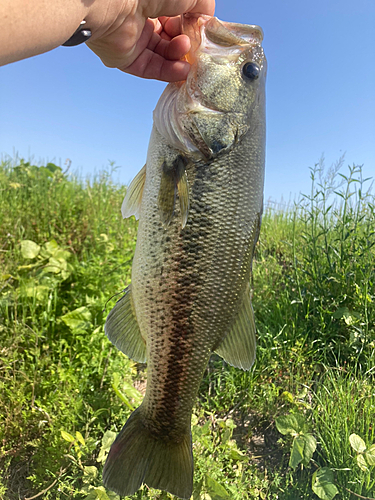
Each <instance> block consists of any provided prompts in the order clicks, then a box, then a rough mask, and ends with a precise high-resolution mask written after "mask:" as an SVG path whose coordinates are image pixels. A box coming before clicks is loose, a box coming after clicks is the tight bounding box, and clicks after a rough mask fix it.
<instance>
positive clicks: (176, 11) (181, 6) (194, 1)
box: [139, 0, 215, 17]
mask: <svg viewBox="0 0 375 500" xmlns="http://www.w3.org/2000/svg"><path fill="white" fill-rule="evenodd" d="M142 3H146V6H144V5H142ZM139 7H140V8H142V7H143V9H142V13H143V15H144V16H145V17H161V16H168V17H173V16H179V15H180V14H184V13H185V12H194V13H197V14H206V15H207V16H213V15H214V11H215V0H175V1H171V0H151V1H150V0H149V1H147V2H145V1H144V2H140V4H139Z"/></svg>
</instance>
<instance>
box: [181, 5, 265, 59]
mask: <svg viewBox="0 0 375 500" xmlns="http://www.w3.org/2000/svg"><path fill="white" fill-rule="evenodd" d="M181 24H182V33H184V34H185V35H187V36H188V37H189V38H190V43H191V48H190V51H189V53H188V54H187V55H186V56H185V60H186V61H187V62H189V63H190V64H194V62H195V60H196V53H197V51H198V50H199V49H200V48H202V49H203V50H204V47H202V45H212V44H214V46H216V48H217V49H219V50H224V51H225V52H227V55H228V53H237V54H238V52H242V51H243V50H244V48H245V47H248V46H249V45H261V43H262V40H263V30H262V28H261V27H260V26H257V25H255V24H239V23H230V22H226V21H219V19H218V18H217V17H211V16H206V15H203V14H193V13H186V14H183V15H182V16H181ZM205 41H207V42H208V43H207V44H206V43H205ZM206 48H207V47H206Z"/></svg>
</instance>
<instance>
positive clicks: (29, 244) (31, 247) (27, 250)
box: [21, 240, 40, 259]
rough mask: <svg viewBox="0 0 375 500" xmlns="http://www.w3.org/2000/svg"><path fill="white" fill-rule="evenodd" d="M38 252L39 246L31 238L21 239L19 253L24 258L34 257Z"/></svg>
mask: <svg viewBox="0 0 375 500" xmlns="http://www.w3.org/2000/svg"><path fill="white" fill-rule="evenodd" d="M39 252H40V246H39V245H38V244H37V243H34V241H31V240H22V241H21V254H22V257H23V258H24V259H35V257H36V256H37V255H38V254H39Z"/></svg>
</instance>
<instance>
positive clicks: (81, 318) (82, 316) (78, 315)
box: [61, 306, 91, 330]
mask: <svg viewBox="0 0 375 500" xmlns="http://www.w3.org/2000/svg"><path fill="white" fill-rule="evenodd" d="M61 319H62V320H63V322H64V323H65V324H66V325H67V326H69V328H71V329H72V330H77V329H80V328H84V327H85V326H87V325H88V324H89V323H90V322H91V312H90V311H89V310H88V309H87V307H85V306H83V307H78V309H75V310H74V311H70V312H68V313H67V314H64V316H61Z"/></svg>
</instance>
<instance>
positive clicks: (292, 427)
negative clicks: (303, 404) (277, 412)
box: [276, 414, 306, 436]
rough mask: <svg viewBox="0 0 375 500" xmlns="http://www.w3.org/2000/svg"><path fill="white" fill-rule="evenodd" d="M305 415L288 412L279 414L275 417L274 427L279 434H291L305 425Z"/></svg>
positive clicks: (298, 431) (299, 430) (296, 432)
mask: <svg viewBox="0 0 375 500" xmlns="http://www.w3.org/2000/svg"><path fill="white" fill-rule="evenodd" d="M305 423H306V421H305V417H303V416H302V415H299V414H296V415H293V414H289V415H281V416H280V417H277V418H276V427H277V430H278V431H279V432H280V433H281V434H284V435H285V434H291V435H292V436H293V435H295V434H298V433H300V432H301V431H302V430H303V428H304V427H305Z"/></svg>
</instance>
